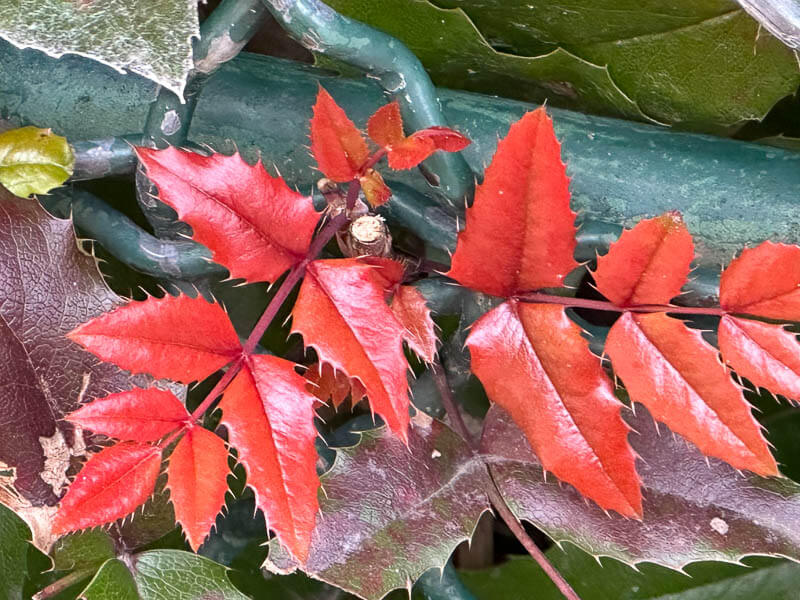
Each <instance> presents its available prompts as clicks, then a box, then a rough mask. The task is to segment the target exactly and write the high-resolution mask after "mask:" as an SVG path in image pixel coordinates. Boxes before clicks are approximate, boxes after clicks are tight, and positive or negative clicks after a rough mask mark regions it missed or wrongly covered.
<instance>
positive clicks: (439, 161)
mask: <svg viewBox="0 0 800 600" xmlns="http://www.w3.org/2000/svg"><path fill="white" fill-rule="evenodd" d="M263 2H264V5H265V6H266V7H267V9H269V11H270V12H271V13H272V14H273V16H274V17H275V18H276V19H277V20H278V22H280V23H281V24H282V26H283V28H284V29H285V30H286V31H287V33H289V35H291V36H292V37H293V38H294V39H296V40H297V41H298V42H300V43H301V44H303V46H305V47H306V48H308V49H309V50H311V51H313V52H317V53H321V54H324V55H326V56H330V57H332V58H335V59H337V60H340V61H342V62H345V63H347V64H349V65H352V66H354V67H357V68H359V69H361V70H362V71H364V72H365V73H366V74H367V75H369V76H370V77H372V78H374V79H376V80H377V81H378V83H379V84H380V85H381V86H382V87H383V89H384V90H385V91H386V92H387V93H389V95H390V96H391V97H392V98H393V99H395V100H397V101H398V103H399V105H400V110H401V112H402V114H403V120H404V121H405V124H406V128H407V129H408V130H409V132H413V131H416V130H419V129H424V128H425V127H430V126H432V125H448V124H449V123H448V121H447V120H446V118H445V117H444V116H443V115H442V108H441V106H440V104H439V99H438V97H437V93H436V88H434V87H433V83H432V82H431V78H430V77H429V76H428V73H427V72H426V71H425V68H424V67H423V66H422V63H421V62H420V61H419V59H418V58H417V57H416V55H414V53H413V52H411V50H409V49H408V48H407V47H406V46H405V44H403V43H402V42H401V41H399V40H398V39H396V38H394V37H392V36H390V35H388V34H386V33H384V32H382V31H379V30H377V29H374V28H373V27H370V26H369V25H365V24H364V23H361V22H359V21H356V20H354V19H351V18H349V17H345V16H343V15H340V14H339V13H337V12H336V11H335V10H333V9H332V8H330V7H329V6H328V5H326V4H325V3H323V2H320V1H319V0H263ZM376 108H377V105H376ZM425 165H426V167H427V170H428V171H429V172H430V173H432V178H433V179H435V185H436V187H437V191H438V192H440V193H441V194H443V195H444V197H445V198H447V199H449V200H450V201H454V202H463V199H464V198H465V197H467V196H468V195H469V193H470V192H471V190H472V184H473V174H472V171H471V170H470V169H469V167H468V166H467V163H466V162H464V159H463V158H462V157H461V156H459V155H457V154H445V153H437V154H435V155H434V156H432V157H431V158H429V159H428V160H426V161H425Z"/></svg>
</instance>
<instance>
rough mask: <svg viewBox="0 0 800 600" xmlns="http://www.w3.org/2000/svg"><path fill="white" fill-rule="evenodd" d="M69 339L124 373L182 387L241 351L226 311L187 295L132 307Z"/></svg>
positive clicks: (103, 317)
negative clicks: (124, 371)
mask: <svg viewBox="0 0 800 600" xmlns="http://www.w3.org/2000/svg"><path fill="white" fill-rule="evenodd" d="M68 337H69V338H70V339H71V340H72V341H74V342H77V343H79V344H80V345H82V346H83V347H84V348H86V349H87V350H89V352H92V353H94V354H95V355H97V356H98V357H99V358H101V359H102V360H104V361H107V362H112V363H114V364H115V365H117V366H119V367H122V368H123V369H127V370H128V371H131V372H133V373H149V374H150V375H153V376H154V377H158V378H168V379H174V380H176V381H181V382H183V383H190V382H192V381H198V380H201V379H205V378H206V377H208V376H209V375H211V374H212V373H214V372H215V371H217V370H218V369H220V368H222V367H224V366H225V365H226V364H228V363H229V362H231V361H232V360H234V359H235V358H237V357H238V356H240V355H241V352H242V347H241V345H240V344H239V337H238V336H237V335H236V332H235V331H234V329H233V326H232V325H231V322H230V320H229V319H228V315H227V314H225V311H224V310H223V309H222V307H221V306H220V305H219V304H215V303H211V302H207V301H206V300H203V299H202V298H200V297H198V298H190V297H189V296H178V297H172V296H165V297H164V298H148V299H147V300H145V301H144V302H129V303H128V304H125V305H123V306H121V307H119V308H117V309H116V310H113V311H111V312H108V313H105V314H103V315H100V316H99V317H96V318H94V319H92V320H91V321H87V322H86V323H84V324H83V325H79V326H78V327H76V328H75V329H74V330H73V331H72V332H70V333H69V335H68Z"/></svg>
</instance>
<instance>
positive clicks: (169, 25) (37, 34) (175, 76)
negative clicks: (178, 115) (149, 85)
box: [0, 0, 199, 96]
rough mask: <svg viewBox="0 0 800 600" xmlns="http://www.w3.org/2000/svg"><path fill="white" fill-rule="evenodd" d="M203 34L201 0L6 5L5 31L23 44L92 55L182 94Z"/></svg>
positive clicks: (17, 1) (1, 23)
mask: <svg viewBox="0 0 800 600" xmlns="http://www.w3.org/2000/svg"><path fill="white" fill-rule="evenodd" d="M197 35H199V26H198V17H197V0H10V2H5V3H3V8H2V10H0V37H4V38H6V39H7V40H8V41H10V42H11V43H12V44H14V45H16V46H18V47H20V48H35V49H37V50H41V51H43V52H46V53H47V54H49V55H50V56H55V57H59V56H62V55H64V54H79V55H81V56H87V57H89V58H93V59H95V60H98V61H100V62H102V63H105V64H107V65H109V66H111V67H114V68H115V69H117V70H118V71H122V70H123V69H128V70H130V71H133V72H134V73H138V74H139V75H143V76H145V77H147V78H148V79H152V80H153V81H155V82H156V83H159V84H161V85H163V86H164V87H167V88H169V89H171V90H172V91H174V92H175V93H176V94H178V95H179V96H182V95H183V88H184V86H185V85H186V78H187V75H188V73H189V70H190V69H191V68H192V64H193V63H192V42H191V39H192V37H193V36H197ZM6 91H11V90H6Z"/></svg>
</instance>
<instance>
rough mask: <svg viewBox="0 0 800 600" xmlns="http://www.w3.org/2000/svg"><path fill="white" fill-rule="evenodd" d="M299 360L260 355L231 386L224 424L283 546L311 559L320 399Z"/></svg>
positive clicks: (301, 558)
mask: <svg viewBox="0 0 800 600" xmlns="http://www.w3.org/2000/svg"><path fill="white" fill-rule="evenodd" d="M294 368H295V365H294V363H292V362H290V361H288V360H284V359H282V358H278V357H275V356H264V355H254V356H252V357H250V359H249V361H248V363H247V365H246V366H245V367H244V368H243V369H242V371H241V372H240V373H239V374H238V375H237V376H236V378H235V379H234V380H233V381H232V382H231V384H230V385H229V386H228V389H227V390H225V393H224V395H223V397H222V401H221V402H220V405H219V406H220V408H221V409H222V424H223V425H225V426H226V427H227V429H228V435H229V439H230V442H231V444H232V445H233V446H235V447H236V449H237V450H238V452H239V460H240V461H241V463H242V464H243V465H244V468H245V471H246V472H247V485H249V486H250V487H251V488H252V489H253V492H254V493H255V497H256V506H257V507H258V508H260V509H261V510H262V511H264V515H265V517H266V519H267V525H268V526H269V527H270V528H271V529H272V530H273V531H274V532H275V534H276V535H277V536H278V539H279V540H280V542H281V544H282V545H283V546H284V547H285V548H286V549H287V550H288V551H289V552H290V553H291V554H292V555H293V556H294V557H295V558H296V559H297V560H298V561H300V562H305V560H306V557H307V556H308V549H309V546H310V544H311V532H312V530H313V529H314V523H315V520H316V516H317V509H318V504H317V489H318V488H319V478H318V477H317V470H316V463H317V451H316V448H315V447H314V440H315V439H316V437H317V431H316V429H315V428H314V403H315V401H316V398H315V397H314V396H312V395H311V394H310V393H309V392H308V391H307V390H306V380H305V379H304V378H303V377H302V376H301V375H298V374H297V372H296V371H295V369H294Z"/></svg>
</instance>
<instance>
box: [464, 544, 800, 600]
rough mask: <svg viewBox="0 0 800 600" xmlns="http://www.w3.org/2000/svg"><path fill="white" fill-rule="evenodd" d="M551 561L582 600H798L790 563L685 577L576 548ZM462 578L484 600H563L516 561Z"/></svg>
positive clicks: (751, 563)
mask: <svg viewBox="0 0 800 600" xmlns="http://www.w3.org/2000/svg"><path fill="white" fill-rule="evenodd" d="M547 557H548V559H549V560H550V562H551V563H553V566H554V567H556V569H558V571H559V573H561V574H562V575H563V576H564V577H565V578H566V579H567V581H569V582H570V583H571V584H572V586H573V588H574V589H575V592H576V593H577V594H578V595H579V596H580V597H581V600H608V599H609V598H614V599H615V600H667V599H669V600H712V599H714V600H723V599H724V600H752V599H754V598H769V600H790V599H792V598H795V597H796V596H797V582H798V578H800V565H798V564H795V563H791V562H788V561H784V560H775V559H767V558H760V559H750V560H748V561H747V566H742V565H731V564H728V563H719V562H713V563H712V562H707V563H702V564H697V565H691V566H689V567H688V568H687V569H686V573H679V572H677V571H673V570H671V569H666V568H664V567H658V566H655V565H647V564H645V565H641V566H640V567H639V570H634V569H632V568H630V567H629V566H627V565H623V564H622V563H619V562H617V561H615V560H608V559H607V560H603V561H602V563H601V562H598V561H597V560H596V559H595V558H594V557H592V556H590V555H588V554H586V553H585V552H582V551H580V550H578V549H577V548H575V547H574V546H572V545H571V544H564V549H563V550H562V549H560V548H557V547H554V548H552V549H550V550H549V551H548V552H547ZM461 578H462V580H463V581H464V583H465V584H466V586H467V587H468V588H469V589H470V590H471V591H472V592H473V593H474V594H475V596H477V599H478V600H496V599H500V598H502V599H503V600H523V599H524V598H529V597H530V591H531V590H536V600H561V598H563V596H562V595H561V592H559V591H558V589H556V587H555V586H554V585H553V583H552V582H551V581H550V579H549V578H548V577H547V575H545V573H544V571H542V570H541V569H540V568H539V567H538V566H537V565H536V563H535V562H534V561H533V560H531V559H530V558H528V557H515V558H512V559H510V560H509V561H508V562H505V563H503V564H502V565H499V566H497V567H492V568H490V569H484V570H480V571H464V572H462V573H461Z"/></svg>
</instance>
